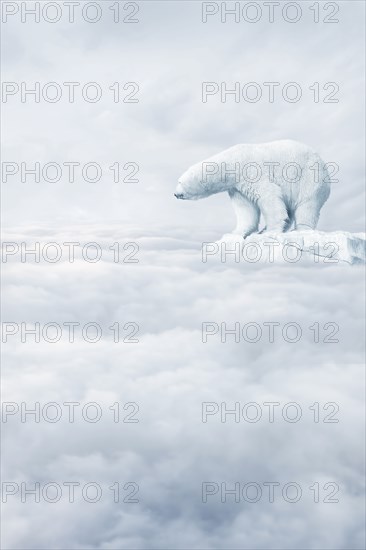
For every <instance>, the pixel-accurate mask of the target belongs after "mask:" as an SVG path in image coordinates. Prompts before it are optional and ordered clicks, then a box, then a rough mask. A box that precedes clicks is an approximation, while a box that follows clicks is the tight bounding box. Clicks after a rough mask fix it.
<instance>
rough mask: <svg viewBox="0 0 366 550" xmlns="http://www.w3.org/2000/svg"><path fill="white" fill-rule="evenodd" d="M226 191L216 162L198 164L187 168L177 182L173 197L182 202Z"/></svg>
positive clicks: (225, 185) (225, 184)
mask: <svg viewBox="0 0 366 550" xmlns="http://www.w3.org/2000/svg"><path fill="white" fill-rule="evenodd" d="M226 189H227V183H226V182H223V181H222V178H221V175H220V168H219V165H218V164H217V163H216V162H212V161H211V160H210V161H204V162H198V163H197V164H194V165H193V166H191V168H189V169H188V170H187V171H186V172H184V174H182V176H181V177H180V178H179V180H178V185H177V188H176V190H175V193H174V195H175V197H177V199H182V200H197V199H203V198H205V197H209V196H210V195H213V194H214V193H220V192H221V191H225V190H226Z"/></svg>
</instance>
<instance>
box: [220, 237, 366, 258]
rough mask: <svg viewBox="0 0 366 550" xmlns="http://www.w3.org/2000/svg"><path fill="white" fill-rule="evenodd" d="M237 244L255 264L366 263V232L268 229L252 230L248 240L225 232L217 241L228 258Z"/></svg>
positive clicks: (223, 254)
mask: <svg viewBox="0 0 366 550" xmlns="http://www.w3.org/2000/svg"><path fill="white" fill-rule="evenodd" d="M237 243H239V245H240V249H241V258H243V257H244V259H246V260H247V261H252V262H253V263H254V262H257V261H261V262H284V261H285V262H287V263H298V262H309V261H311V262H324V263H328V264H339V263H341V264H344V263H345V264H351V265H354V264H364V263H365V260H366V234H365V233H348V232H347V231H331V232H326V231H316V230H315V231H290V232H288V233H278V232H268V233H252V234H251V235H249V236H248V237H246V239H243V237H241V236H240V235H236V234H233V233H226V234H225V235H224V236H223V237H222V238H221V239H220V240H219V241H217V243H216V244H217V245H218V246H219V248H220V253H221V254H222V257H225V251H226V253H227V254H228V252H229V251H230V250H235V245H236V244H237ZM233 247H234V248H233ZM213 250H214V249H213ZM216 252H217V250H216ZM229 254H230V252H229ZM229 254H228V255H229Z"/></svg>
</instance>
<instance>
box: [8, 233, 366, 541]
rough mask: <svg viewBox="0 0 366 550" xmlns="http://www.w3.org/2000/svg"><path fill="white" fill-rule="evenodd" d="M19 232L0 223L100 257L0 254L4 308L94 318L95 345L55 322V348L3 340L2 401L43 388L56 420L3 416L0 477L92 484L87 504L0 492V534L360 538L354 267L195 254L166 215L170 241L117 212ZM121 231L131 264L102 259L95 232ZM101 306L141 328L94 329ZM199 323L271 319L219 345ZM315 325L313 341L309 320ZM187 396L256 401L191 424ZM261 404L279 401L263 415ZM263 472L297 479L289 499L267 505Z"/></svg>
mask: <svg viewBox="0 0 366 550" xmlns="http://www.w3.org/2000/svg"><path fill="white" fill-rule="evenodd" d="M21 231H22V229H21V228H20V227H18V228H14V229H13V232H12V233H11V234H9V235H7V236H6V237H7V238H8V237H9V240H10V239H14V238H15V237H16V238H17V239H19V240H20V239H24V240H25V239H26V240H27V241H28V242H29V243H30V242H32V240H35V239H36V238H38V239H39V240H40V241H41V242H45V241H54V242H66V241H69V240H73V239H74V235H75V234H77V233H78V234H79V239H80V241H84V238H85V240H87V241H94V242H99V243H100V244H101V246H102V248H103V257H102V260H101V261H100V262H98V263H95V264H89V263H87V262H84V261H82V260H77V261H75V263H74V264H70V263H68V262H67V261H63V262H60V263H57V264H53V265H52V264H47V263H42V264H32V263H24V264H20V263H19V262H17V261H12V262H11V263H9V264H7V265H6V271H5V280H4V283H5V287H6V288H5V290H7V291H8V292H7V293H6V294H7V296H8V298H7V299H6V300H5V303H4V315H3V318H4V320H11V321H14V322H18V323H20V322H21V320H25V321H26V322H27V323H34V322H35V321H37V320H38V321H39V322H40V323H41V325H44V324H45V323H47V322H51V321H53V322H56V323H59V324H60V326H62V323H63V322H64V321H75V322H76V321H78V322H79V323H80V324H81V326H83V325H84V324H86V323H87V322H96V323H98V324H99V325H100V326H101V327H102V328H103V331H104V335H103V338H102V339H101V341H100V342H98V343H96V344H91V343H87V342H85V341H83V340H82V338H81V337H80V333H78V332H77V333H76V334H77V337H76V338H75V343H69V342H68V341H67V337H66V336H65V334H63V337H62V339H61V340H60V341H59V342H58V343H56V344H50V343H47V342H44V341H43V342H41V343H38V344H37V343H32V341H31V340H30V341H28V343H25V344H22V343H21V342H20V340H19V337H17V336H16V337H10V338H9V342H8V343H7V344H6V345H5V346H4V348H5V349H4V353H5V357H4V359H5V361H4V364H5V368H4V369H3V375H4V382H3V387H4V393H5V395H6V400H7V401H14V402H21V401H23V402H26V403H27V404H29V406H30V404H33V405H34V403H35V402H36V401H38V402H40V403H41V406H43V405H44V404H45V403H49V402H52V401H56V402H58V403H60V404H61V406H62V410H63V417H62V419H61V420H60V422H58V423H56V424H52V423H50V422H46V421H44V420H43V419H41V422H40V423H38V424H37V423H34V422H32V421H31V419H30V418H29V419H28V421H27V422H26V423H21V422H20V421H19V415H17V416H13V417H9V420H8V422H7V423H6V424H3V434H4V443H5V447H6V448H7V452H6V453H5V455H4V459H3V466H4V471H5V472H6V474H5V478H4V479H6V480H15V481H19V482H20V481H23V480H25V481H27V482H28V483H31V481H33V482H34V481H36V480H37V481H39V482H40V483H41V484H44V483H47V482H50V481H56V482H58V483H59V484H60V485H62V483H63V482H64V481H78V482H79V483H80V484H81V487H82V486H83V485H85V484H86V483H88V482H91V481H94V482H96V483H98V484H99V485H100V486H101V487H102V488H103V497H102V499H101V500H100V502H98V503H96V504H91V503H88V502H83V501H82V499H81V497H80V494H78V493H76V494H77V495H78V499H77V505H75V504H69V503H68V502H67V501H65V498H62V499H61V500H60V502H59V503H56V504H49V503H47V502H41V503H39V504H36V503H33V504H32V502H31V501H27V503H21V502H20V501H19V500H18V499H17V498H16V497H9V499H10V500H9V504H6V505H3V507H4V519H5V520H6V524H7V526H8V527H7V528H5V530H4V542H5V543H6V546H7V547H9V548H10V547H11V548H34V547H38V548H56V547H60V546H62V547H65V548H90V549H97V548H105V549H107V548H123V547H128V548H188V547H189V548H209V547H214V548H227V547H230V548H258V549H259V548H279V547H281V548H304V547H309V548H317V547H318V548H319V547H321V548H329V549H333V548H339V549H341V548H346V547H352V548H361V547H362V529H361V527H360V526H361V525H362V523H361V517H362V500H361V490H362V464H361V463H362V459H361V457H362V450H361V441H360V438H359V433H360V432H361V430H362V417H363V416H362V399H363V392H362V387H363V385H362V376H363V374H362V372H363V371H362V368H361V362H360V358H361V355H362V353H363V344H362V334H363V332H362V327H363V320H362V319H363V313H362V307H361V302H360V301H358V300H357V301H355V299H354V297H355V296H360V295H362V292H363V291H362V285H363V272H362V269H361V268H357V267H355V268H350V267H341V266H331V268H329V267H327V266H322V265H313V266H295V265H293V264H291V265H281V266H275V265H272V266H268V265H267V266H263V265H259V264H245V265H243V264H235V263H234V262H232V263H227V264H221V263H216V264H214V265H213V264H211V265H209V264H203V263H202V261H201V255H200V252H199V249H198V247H197V245H196V244H195V243H194V242H193V243H192V242H189V240H188V239H187V236H186V235H185V234H184V232H182V229H180V228H178V229H176V230H175V229H174V227H171V228H170V230H169V239H167V237H166V234H167V229H166V228H159V227H156V228H155V229H152V230H151V232H152V233H153V234H154V236H153V237H151V238H149V237H147V236H146V235H144V229H143V228H141V229H138V228H133V227H129V226H125V227H122V226H120V227H119V228H118V229H113V228H110V227H109V226H108V225H105V226H90V225H88V226H79V227H78V226H74V227H73V228H69V229H66V228H57V227H56V226H54V227H53V230H52V231H49V230H47V228H42V227H33V228H31V229H30V231H28V234H27V236H26V235H25V234H22V232H21ZM123 235H124V236H125V238H126V239H127V240H129V241H130V240H134V238H133V235H136V236H137V238H136V239H135V240H136V242H137V243H138V244H139V247H140V256H139V257H140V262H139V263H138V264H131V265H128V264H116V263H114V262H113V261H111V257H110V256H109V255H108V244H109V243H110V242H112V241H113V242H114V241H115V239H116V238H117V239H120V240H122V236H123ZM103 258H104V259H103ZM40 270H41V271H40ZM40 273H42V277H40ZM117 320H118V321H119V322H121V323H124V322H126V321H136V322H137V323H138V324H139V325H140V332H139V340H140V342H139V343H136V344H127V343H122V342H120V343H118V344H117V343H114V342H113V339H112V333H111V331H108V327H109V326H111V325H112V324H113V323H114V322H115V321H117ZM205 321H210V322H217V323H218V324H220V323H221V322H226V323H227V326H228V328H232V327H233V326H234V323H235V322H239V323H240V324H241V325H242V326H243V325H244V324H245V323H249V322H255V323H257V324H258V325H260V326H261V327H262V329H263V328H264V325H263V323H265V322H268V321H276V322H278V323H280V329H279V330H280V333H279V335H278V336H276V338H275V341H274V343H269V342H268V337H267V336H265V334H266V333H265V331H263V337H262V338H261V339H260V341H259V342H257V343H249V342H247V341H244V340H243V339H242V340H241V341H240V342H239V343H235V341H234V338H233V337H231V338H230V336H228V339H227V342H226V343H222V342H221V340H220V337H219V336H217V337H209V338H208V341H207V343H206V344H204V343H202V335H201V325H202V322H205ZM293 322H296V323H298V325H299V326H301V328H302V337H301V339H300V340H299V341H298V342H297V343H293V344H291V343H289V342H286V341H285V340H284V339H283V338H282V336H281V331H282V328H283V327H284V325H285V324H286V323H293ZM315 322H318V323H319V326H320V327H321V328H320V330H321V338H320V340H321V341H320V342H319V343H315V342H314V341H313V332H312V331H311V330H310V329H309V327H310V326H312V325H313V324H314V323H315ZM326 322H333V323H337V324H338V325H339V332H338V333H337V338H338V339H339V343H333V344H332V343H328V344H327V343H324V342H323V340H324V334H325V333H324V332H323V327H324V324H325V323H326ZM20 380H21V383H19V381H20ZM70 401H71V402H79V403H81V405H80V407H78V408H77V411H76V421H75V423H74V424H70V423H69V422H68V421H67V416H66V408H65V406H64V405H62V404H63V403H64V402H70ZM90 402H96V403H99V404H100V406H101V408H102V410H103V416H102V419H101V421H100V422H98V423H95V424H94V423H88V422H85V421H83V420H82V418H81V414H80V410H81V406H82V405H84V404H86V403H90ZM115 402H120V403H122V404H123V403H126V402H136V403H138V404H139V407H140V411H139V419H140V422H139V423H138V424H125V423H114V422H113V421H112V413H111V411H110V410H109V408H108V407H109V406H111V405H113V403H115ZM202 402H210V403H217V404H218V405H220V404H221V403H223V402H224V403H226V407H227V409H233V408H234V407H235V403H236V402H238V403H240V407H241V409H242V407H243V406H244V405H245V404H246V403H251V402H255V403H257V404H258V406H259V407H260V410H261V413H262V417H261V419H260V420H259V421H258V422H256V423H250V422H248V421H246V420H243V418H245V417H243V416H242V417H241V421H240V422H238V423H236V422H235V421H234V418H233V416H232V415H228V416H227V418H226V422H224V423H223V422H221V420H220V414H215V415H213V416H209V417H208V421H207V422H206V423H203V422H202ZM265 402H278V403H280V406H278V408H276V416H275V421H274V422H273V423H270V422H269V421H268V418H267V415H268V408H267V407H266V406H265V405H264V403H265ZM290 402H296V403H298V405H299V406H300V407H301V418H300V420H299V421H298V422H296V423H291V422H288V421H285V420H284V418H283V416H282V411H283V408H284V406H285V405H286V404H287V403H290ZM329 402H331V403H336V404H337V405H338V406H339V411H338V412H337V414H336V416H335V417H336V418H338V419H339V422H338V423H324V422H322V421H320V422H319V423H316V422H314V420H313V414H314V413H313V412H312V411H313V410H312V409H309V407H311V406H313V407H314V403H319V404H320V405H319V406H320V416H321V419H322V418H323V415H324V414H325V413H326V412H327V413H332V412H334V411H333V409H332V407H331V408H330V409H329V410H327V411H324V410H323V409H322V407H323V405H324V404H325V403H329ZM293 412H294V411H293V410H289V411H288V414H289V416H291V415H292V414H293ZM50 414H51V413H50ZM248 414H253V410H251V412H248ZM23 449H27V452H26V453H24V451H23ZM115 481H120V482H121V483H122V484H124V483H126V482H128V481H134V482H136V483H138V484H139V487H140V491H139V499H140V502H139V503H138V504H137V503H136V504H126V503H119V504H116V503H114V502H113V498H112V497H113V494H112V491H111V490H110V489H108V487H110V486H111V485H112V484H113V483H114V482H115ZM205 481H208V482H214V483H219V484H220V483H221V482H226V483H227V484H228V487H232V486H233V484H234V483H235V482H240V483H241V484H242V485H243V484H245V483H248V482H258V483H259V484H261V486H262V490H263V497H262V499H261V500H260V501H259V502H258V503H248V502H245V501H241V502H239V503H235V502H234V501H233V500H230V497H228V500H227V502H226V503H225V504H223V503H221V502H220V495H218V496H216V497H208V502H207V503H206V504H204V503H203V502H202V500H201V491H202V483H203V482H205ZM272 481H274V482H279V483H281V484H282V485H281V488H282V486H283V485H284V484H286V483H288V482H296V483H298V484H299V485H300V486H301V488H302V491H303V496H302V498H301V500H300V501H299V502H297V503H295V504H290V503H288V502H286V501H285V500H284V499H282V498H278V500H276V501H275V502H274V503H269V502H268V496H265V495H267V493H265V492H264V490H266V486H263V485H262V484H263V483H264V482H272ZM315 482H318V483H319V484H320V487H321V488H322V487H323V486H324V485H325V484H326V483H328V482H336V483H337V484H338V485H339V487H340V490H339V491H340V492H339V502H338V503H335V504H334V503H333V504H327V503H324V502H320V503H318V504H315V503H314V502H313V501H312V495H313V493H312V491H311V490H310V489H309V487H310V486H312V485H313V484H314V483H315ZM281 488H280V489H279V491H280V490H282V489H281ZM321 491H323V489H321ZM328 492H329V488H328ZM325 493H326V494H328V493H327V492H326V491H325ZM322 494H323V493H322ZM279 495H281V492H279ZM323 498H324V494H323ZM20 516H21V517H22V518H23V519H22V520H21V524H20V527H19V524H18V520H17V518H18V517H20ZM90 524H92V528H90V529H89V528H88V525H90ZM47 526H52V528H51V527H47Z"/></svg>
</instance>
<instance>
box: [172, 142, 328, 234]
mask: <svg viewBox="0 0 366 550" xmlns="http://www.w3.org/2000/svg"><path fill="white" fill-rule="evenodd" d="M248 163H255V164H256V166H257V167H258V166H259V168H260V171H259V172H258V173H259V176H260V177H259V179H258V181H254V180H255V177H254V175H253V174H255V173H256V168H253V170H254V171H252V174H251V172H250V171H249V172H248V173H245V174H246V175H245V176H243V173H242V169H243V167H244V166H245V165H246V166H248ZM265 163H267V164H265ZM268 163H278V165H277V166H274V168H273V174H272V175H273V177H271V176H272V175H271V174H270V167H269V165H268ZM289 163H296V165H297V166H298V167H299V174H300V177H299V178H298V181H291V182H290V181H288V180H289V179H294V172H291V170H293V168H291V167H289V173H288V175H287V178H286V177H283V172H282V171H283V169H284V167H285V166H288V165H289ZM208 166H210V168H211V169H212V170H214V169H215V168H214V167H215V166H217V167H220V169H218V170H217V173H213V174H208V175H207V167H208ZM238 166H239V167H240V170H239V174H240V178H239V180H238V177H237V174H238V170H237V169H238ZM223 167H224V168H223ZM311 167H312V169H311ZM235 169H236V173H235ZM249 169H250V166H249ZM204 174H205V177H204ZM248 174H249V176H248ZM222 191H227V192H228V193H229V196H230V198H231V200H232V204H233V207H234V210H235V212H236V216H237V227H236V229H235V231H234V233H235V234H240V235H243V236H244V237H245V236H247V235H250V234H251V233H253V232H256V231H258V225H259V219H260V215H262V216H263V218H264V221H265V229H264V230H265V231H287V230H288V229H289V228H290V227H291V225H292V223H294V225H295V228H296V229H314V228H315V227H316V225H317V222H318V219H319V214H320V209H321V207H322V206H323V204H324V203H325V201H326V200H327V198H328V197H329V193H330V183H329V175H328V173H327V170H326V166H325V164H324V162H323V161H322V159H321V158H320V157H319V155H318V154H317V153H316V152H315V151H314V150H313V149H311V148H310V147H307V146H306V145H303V144H302V143H299V142H296V141H292V140H281V141H272V142H269V143H261V144H240V145H235V146H234V147H230V148H229V149H226V150H225V151H223V152H221V153H219V154H217V155H215V156H213V157H210V158H209V159H206V160H205V161H202V162H199V163H197V164H195V165H194V166H192V167H191V168H189V169H188V170H187V171H186V172H185V173H184V174H183V175H182V177H181V178H180V180H179V184H178V187H177V190H176V196H177V197H178V198H181V199H187V200H192V199H199V198H204V197H208V196H210V195H212V194H214V193H219V192H222Z"/></svg>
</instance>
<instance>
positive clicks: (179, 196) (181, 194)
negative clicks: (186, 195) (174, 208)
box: [174, 193, 183, 199]
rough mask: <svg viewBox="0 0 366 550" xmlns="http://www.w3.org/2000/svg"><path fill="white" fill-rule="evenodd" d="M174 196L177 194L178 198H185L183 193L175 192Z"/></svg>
mask: <svg viewBox="0 0 366 550" xmlns="http://www.w3.org/2000/svg"><path fill="white" fill-rule="evenodd" d="M174 196H175V197H176V198H177V199H182V198H183V193H174Z"/></svg>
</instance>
